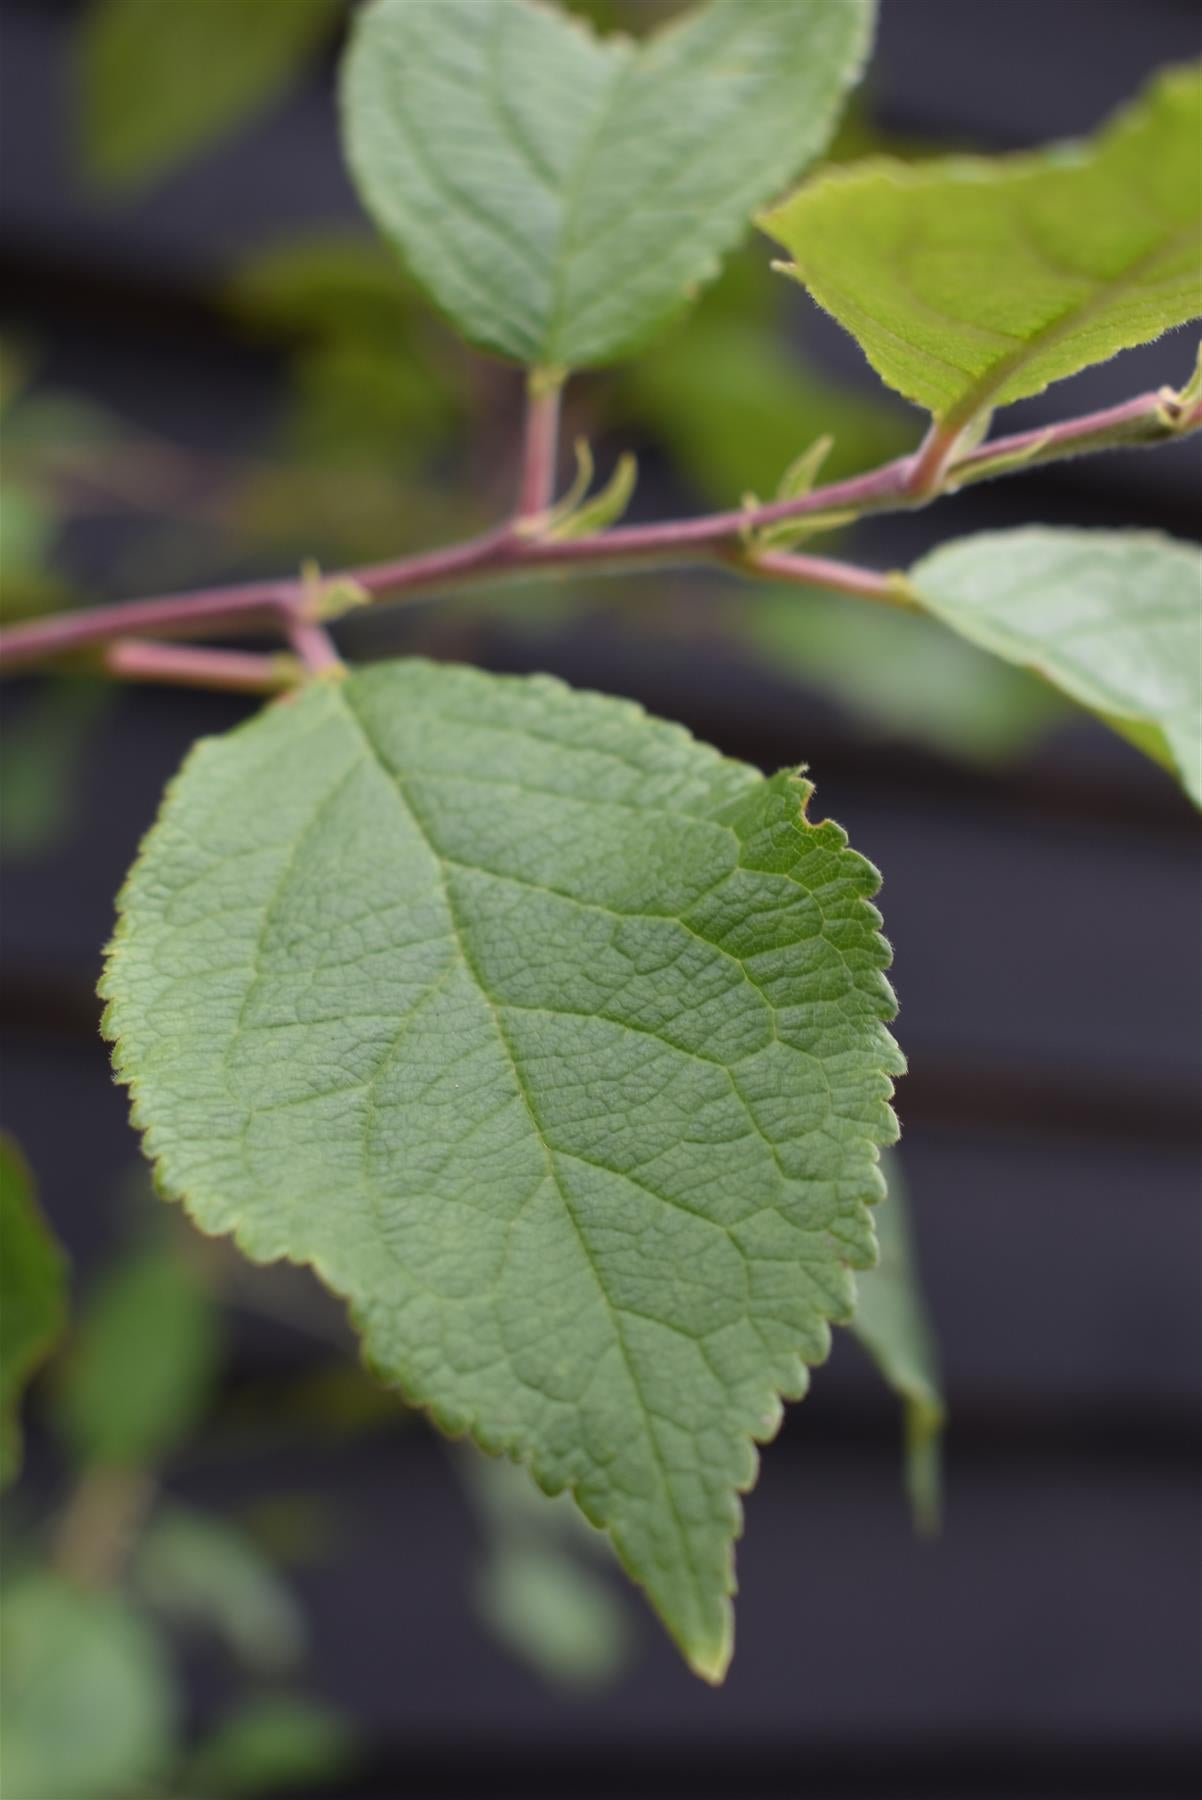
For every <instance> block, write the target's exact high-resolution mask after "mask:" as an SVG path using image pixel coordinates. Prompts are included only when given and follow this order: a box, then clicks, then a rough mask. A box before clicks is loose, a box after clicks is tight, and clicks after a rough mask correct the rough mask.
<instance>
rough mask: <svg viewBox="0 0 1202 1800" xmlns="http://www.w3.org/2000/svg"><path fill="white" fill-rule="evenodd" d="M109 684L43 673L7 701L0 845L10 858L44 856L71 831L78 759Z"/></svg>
mask: <svg viewBox="0 0 1202 1800" xmlns="http://www.w3.org/2000/svg"><path fill="white" fill-rule="evenodd" d="M111 698H112V693H111V690H110V689H109V688H108V687H106V685H105V684H104V683H103V682H99V681H87V680H84V679H82V678H80V677H75V676H71V677H65V678H63V679H61V680H60V679H55V678H54V677H51V678H50V679H48V680H46V681H45V682H43V684H42V686H41V687H40V689H39V690H38V691H37V692H36V693H34V694H31V695H30V696H29V697H28V699H26V700H25V701H24V704H22V705H21V706H19V707H12V706H10V708H9V711H8V716H7V717H6V719H5V722H4V736H3V743H2V745H0V844H2V846H3V851H4V855H5V856H6V857H10V858H32V857H36V856H44V855H45V854H46V853H47V852H48V851H50V850H52V849H54V848H55V847H56V846H57V845H58V844H59V843H60V842H61V841H62V839H63V838H64V837H66V836H67V834H68V832H69V831H70V829H71V826H72V823H73V821H74V817H75V811H76V807H77V805H78V803H79V800H80V798H81V796H80V791H79V781H80V776H81V774H82V768H81V763H82V759H83V756H84V753H85V751H86V749H87V746H88V744H89V743H90V741H91V736H92V729H93V726H94V725H95V724H96V721H97V720H98V719H99V718H100V717H101V716H102V714H103V713H104V712H105V711H107V709H108V706H109V704H110V701H111Z"/></svg>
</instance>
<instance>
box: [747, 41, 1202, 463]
mask: <svg viewBox="0 0 1202 1800" xmlns="http://www.w3.org/2000/svg"><path fill="white" fill-rule="evenodd" d="M1200 138H1202V82H1200V80H1199V71H1198V69H1196V68H1185V69H1176V70H1171V71H1169V72H1168V73H1167V74H1163V75H1161V76H1160V77H1159V78H1158V79H1157V80H1156V81H1154V82H1153V83H1152V85H1151V87H1150V88H1149V89H1148V90H1147V92H1146V93H1145V94H1144V95H1143V96H1142V97H1141V98H1140V99H1139V101H1137V102H1136V104H1135V105H1134V106H1132V107H1131V108H1129V110H1127V111H1126V112H1123V113H1120V114H1119V115H1118V117H1117V118H1116V119H1114V120H1113V121H1112V122H1111V123H1110V124H1109V125H1108V126H1107V127H1106V128H1105V129H1104V130H1103V131H1102V132H1101V133H1100V134H1099V136H1098V137H1097V138H1096V139H1094V140H1093V141H1092V142H1091V143H1088V144H1083V145H1074V144H1069V145H1064V144H1060V145H1054V146H1053V147H1052V148H1051V149H1048V150H1044V151H1042V152H1039V153H1036V154H1031V155H1022V156H1010V157H1001V158H995V159H992V160H985V159H983V158H969V157H962V158H956V159H954V160H950V161H944V162H937V163H930V164H927V165H925V166H921V165H920V166H918V167H911V166H908V165H906V164H903V163H897V162H890V161H887V160H881V161H875V162H869V163H867V164H864V165H862V166H860V167H858V168H853V169H850V170H848V171H847V172H846V173H844V172H842V171H839V172H835V173H832V174H830V175H827V176H825V177H823V178H821V179H820V180H818V181H817V182H815V183H814V184H813V185H812V186H810V187H807V188H803V189H802V190H801V192H800V193H798V194H795V195H794V196H793V198H792V199H790V200H787V201H785V203H784V204H783V205H782V206H780V207H778V208H777V209H776V210H775V211H774V212H770V213H768V214H767V215H765V217H764V218H763V219H762V220H761V223H762V225H763V227H764V229H765V230H766V231H767V232H768V233H769V235H770V236H771V237H773V238H775V239H776V240H777V242H778V243H781V244H783V245H784V246H785V248H786V249H787V250H788V252H789V254H790V255H791V256H792V258H793V267H792V271H791V272H792V273H794V274H796V276H797V278H798V279H799V280H800V281H802V282H803V283H804V284H805V286H806V287H808V288H809V290H810V292H811V293H812V294H813V296H814V298H815V299H816V300H817V301H818V303H819V304H820V305H821V306H823V307H825V308H826V310H827V311H828V312H831V313H833V314H834V316H835V318H836V319H838V321H839V323H840V324H841V325H843V326H845V327H846V328H847V330H848V331H850V332H851V333H852V334H853V335H854V336H855V337H856V338H857V339H858V340H859V343H860V345H861V346H862V348H863V350H864V352H865V354H866V356H867V357H868V360H869V362H870V363H871V364H872V366H873V368H874V369H876V371H877V373H878V374H879V375H881V376H882V377H883V378H884V380H885V381H887V382H888V383H889V384H890V386H892V387H895V388H898V389H899V390H900V391H901V392H902V393H903V394H905V395H906V397H907V398H908V399H910V400H914V401H917V402H918V403H919V405H921V406H925V407H927V408H928V409H929V410H930V411H931V412H932V413H934V414H935V415H936V416H937V417H938V418H940V419H943V420H946V421H948V423H949V425H950V427H951V428H953V429H954V428H955V427H956V426H957V425H966V424H967V423H968V422H969V421H970V420H972V419H973V418H974V417H975V416H976V415H977V414H979V413H980V412H982V411H984V410H985V409H986V408H988V407H992V406H1001V405H1005V404H1006V403H1007V402H1008V401H1012V400H1020V399H1022V398H1023V397H1024V395H1028V394H1038V393H1042V391H1043V389H1044V388H1046V387H1047V386H1048V384H1049V382H1053V381H1059V380H1061V379H1062V378H1063V377H1065V376H1067V375H1073V374H1076V372H1077V371H1078V370H1079V369H1084V368H1086V367H1088V366H1089V364H1091V363H1096V362H1103V361H1105V360H1106V359H1107V358H1108V357H1111V356H1113V355H1115V353H1116V352H1117V351H1119V350H1125V349H1128V348H1130V347H1131V346H1132V345H1134V344H1144V343H1147V342H1148V341H1149V340H1150V339H1152V338H1155V337H1159V336H1160V334H1161V332H1163V331H1167V330H1168V329H1169V328H1170V326H1174V325H1181V324H1184V322H1185V321H1186V320H1187V319H1191V318H1194V317H1195V316H1196V315H1197V314H1199V313H1202V184H1200V183H1199V181H1198V144H1199V140H1200Z"/></svg>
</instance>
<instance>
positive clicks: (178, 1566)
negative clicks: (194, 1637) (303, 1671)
mask: <svg viewBox="0 0 1202 1800" xmlns="http://www.w3.org/2000/svg"><path fill="white" fill-rule="evenodd" d="M133 1578H134V1581H135V1583H136V1586H137V1589H138V1591H139V1593H140V1594H141V1596H142V1598H143V1599H145V1600H146V1601H148V1602H149V1604H150V1605H151V1606H154V1607H157V1608H158V1609H159V1610H160V1611H162V1612H165V1613H168V1614H170V1615H171V1616H172V1617H173V1618H175V1619H178V1620H180V1621H182V1622H184V1623H188V1624H196V1625H201V1626H205V1627H208V1628H209V1629H210V1630H212V1631H213V1632H215V1633H216V1634H217V1635H218V1636H219V1637H221V1638H222V1639H224V1641H225V1643H226V1644H227V1645H228V1647H229V1649H230V1650H231V1651H232V1652H233V1654H234V1655H235V1656H236V1657H238V1659H239V1660H240V1661H241V1662H243V1663H245V1665H246V1666H247V1667H248V1668H250V1669H255V1670H259V1671H262V1672H264V1673H275V1672H278V1671H280V1670H283V1669H287V1668H289V1667H291V1666H292V1665H293V1664H294V1663H296V1662H297V1661H299V1659H300V1658H301V1656H302V1655H303V1654H304V1650H305V1636H306V1634H305V1622H304V1618H303V1616H302V1614H301V1611H300V1608H299V1606H298V1605H297V1603H296V1601H295V1599H294V1598H293V1595H292V1591H291V1589H290V1588H289V1586H288V1584H287V1582H286V1581H284V1580H283V1579H282V1578H281V1576H280V1575H279V1574H278V1573H277V1572H276V1570H275V1569H274V1568H273V1566H272V1564H271V1563H270V1561H269V1560H268V1559H267V1557H266V1556H265V1555H264V1554H263V1553H262V1551H261V1550H259V1549H258V1548H257V1547H256V1545H255V1544H254V1543H253V1541H252V1540H251V1539H250V1538H249V1537H247V1536H246V1534H245V1533H244V1532H242V1531H239V1530H238V1528H237V1527H236V1526H234V1525H231V1524H229V1523H227V1522H226V1521H225V1520H223V1519H218V1518H214V1517H213V1516H212V1515H211V1514H207V1513H197V1512H190V1511H186V1510H185V1509H184V1508H182V1507H169V1508H167V1509H165V1510H161V1511H160V1512H158V1513H157V1514H156V1516H155V1518H154V1519H153V1521H152V1522H151V1524H150V1526H149V1528H148V1529H147V1531H146V1533H145V1535H144V1537H143V1539H142V1542H141V1544H140V1545H139V1547H138V1550H137V1554H136V1557H135V1559H134V1565H133Z"/></svg>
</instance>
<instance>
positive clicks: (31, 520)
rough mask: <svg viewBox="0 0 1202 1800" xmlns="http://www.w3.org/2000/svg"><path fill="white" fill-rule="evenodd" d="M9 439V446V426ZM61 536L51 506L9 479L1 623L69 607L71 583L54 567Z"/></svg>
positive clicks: (1, 555)
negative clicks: (52, 558) (57, 538)
mask: <svg viewBox="0 0 1202 1800" xmlns="http://www.w3.org/2000/svg"><path fill="white" fill-rule="evenodd" d="M5 439H6V446H7V445H9V444H10V443H11V439H10V437H9V427H8V426H6V427H5ZM5 453H6V455H7V454H8V448H7V447H6V452H5ZM57 532H58V519H57V517H56V516H55V511H54V508H53V507H52V506H51V504H50V502H49V501H48V500H47V499H46V498H44V496H43V495H41V494H39V493H38V492H37V491H36V489H34V488H33V487H30V486H28V485H26V483H25V482H23V481H19V480H14V479H13V477H12V475H11V474H9V475H6V476H5V478H4V485H3V491H2V492H0V619H2V620H3V621H4V622H5V623H6V624H10V623H11V622H12V621H13V620H14V619H26V618H30V617H32V616H33V615H34V614H37V613H42V612H48V611H49V610H50V609H51V608H52V607H58V606H62V605H64V604H66V601H67V598H68V593H67V586H66V583H65V582H64V581H63V580H62V579H61V577H60V576H58V575H57V574H56V573H55V572H54V570H53V569H52V568H51V566H50V552H51V548H52V546H53V543H54V539H55V536H56V535H57Z"/></svg>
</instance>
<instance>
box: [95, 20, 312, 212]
mask: <svg viewBox="0 0 1202 1800" xmlns="http://www.w3.org/2000/svg"><path fill="white" fill-rule="evenodd" d="M342 13H343V5H342V0H170V4H164V0H93V5H92V7H91V9H90V11H89V12H88V13H87V14H86V15H85V18H84V23H83V29H82V32H81V35H80V38H79V42H78V45H77V51H78V57H77V62H78V71H77V72H78V78H79V86H80V100H81V105H82V131H83V148H84V154H85V159H86V163H87V167H88V170H89V173H90V174H92V175H93V176H94V177H95V178H96V179H97V180H99V181H101V182H103V183H104V184H105V185H106V186H110V187H115V188H121V187H128V186H132V185H135V184H138V183H144V182H148V181H153V180H157V179H158V178H160V177H161V176H163V175H165V174H167V173H168V172H169V171H170V170H171V169H173V168H175V167H176V166H177V165H178V164H179V163H180V162H183V161H186V160H187V158H188V157H189V156H192V155H195V154H196V153H198V152H200V151H203V150H206V149H208V148H209V147H210V146H211V145H212V144H213V143H214V142H215V141H217V140H218V139H220V138H222V137H224V136H225V135H226V134H227V133H228V132H230V131H232V130H233V129H234V128H235V127H236V126H238V125H241V124H242V123H243V122H244V121H245V120H247V119H248V118H250V117H251V116H253V115H254V114H255V113H256V112H258V111H259V110H260V108H262V107H265V106H267V105H268V104H269V103H270V102H271V101H273V100H275V99H276V98H277V96H278V95H279V94H280V93H281V92H283V90H284V89H285V88H286V87H288V86H289V84H290V83H291V82H292V81H293V80H294V79H295V78H296V76H297V75H298V74H299V73H300V71H301V70H302V69H303V68H304V66H305V64H306V63H307V62H308V60H309V59H310V57H311V56H312V55H313V54H314V53H315V51H316V50H317V49H318V47H319V45H320V44H321V43H322V41H323V39H324V38H325V37H326V36H327V35H328V34H329V33H331V32H332V31H333V29H334V26H335V25H336V24H337V22H338V20H339V19H340V18H341V16H342Z"/></svg>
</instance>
